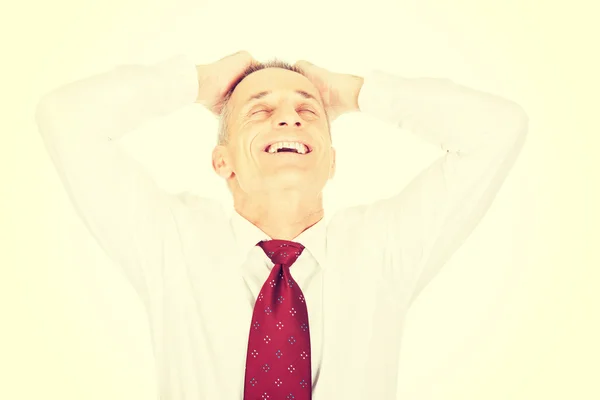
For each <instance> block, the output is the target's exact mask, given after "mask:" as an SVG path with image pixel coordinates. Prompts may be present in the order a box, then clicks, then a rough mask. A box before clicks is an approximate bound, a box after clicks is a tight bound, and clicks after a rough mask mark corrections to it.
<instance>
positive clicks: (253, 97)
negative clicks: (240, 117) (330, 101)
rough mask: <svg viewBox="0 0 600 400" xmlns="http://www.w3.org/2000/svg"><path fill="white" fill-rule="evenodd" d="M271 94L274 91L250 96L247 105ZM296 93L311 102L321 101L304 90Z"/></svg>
mask: <svg viewBox="0 0 600 400" xmlns="http://www.w3.org/2000/svg"><path fill="white" fill-rule="evenodd" d="M271 93H272V91H270V90H267V91H263V92H259V93H256V94H254V95H252V96H250V97H249V98H248V100H246V104H248V103H250V102H251V101H254V100H260V99H262V98H263V97H265V96H268V95H270V94H271ZM295 93H297V94H299V95H300V96H302V97H304V98H305V99H311V100H314V101H316V102H317V103H318V102H319V100H317V99H316V98H315V96H313V95H312V94H310V93H308V92H305V91H304V90H296V91H295Z"/></svg>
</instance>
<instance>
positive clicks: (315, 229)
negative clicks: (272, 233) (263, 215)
mask: <svg viewBox="0 0 600 400" xmlns="http://www.w3.org/2000/svg"><path fill="white" fill-rule="evenodd" d="M230 223H231V228H232V229H233V234H234V236H235V240H236V242H237V245H238V248H239V249H240V251H241V252H242V254H243V255H244V256H247V255H248V254H249V252H250V251H251V250H252V249H253V248H254V247H255V246H256V244H257V243H258V242H260V241H261V240H271V239H272V238H271V237H269V235H267V234H266V233H264V232H263V231H262V230H260V228H258V227H257V226H256V225H254V224H253V223H251V222H250V221H248V220H247V219H246V218H244V217H243V216H241V215H240V214H239V213H238V212H237V211H235V210H233V212H232V213H231V218H230ZM326 228H327V227H326V223H325V216H323V218H321V220H319V222H317V223H316V224H314V225H313V226H311V227H310V228H308V229H306V230H305V231H304V232H302V233H300V234H299V235H298V236H296V238H294V239H293V240H292V241H294V242H298V243H300V244H301V245H303V246H304V247H305V249H304V251H307V250H308V251H309V252H310V253H311V255H312V256H313V257H314V258H315V259H316V260H317V263H319V265H320V266H321V267H324V266H325V255H326V247H327V236H326V232H327V229H326Z"/></svg>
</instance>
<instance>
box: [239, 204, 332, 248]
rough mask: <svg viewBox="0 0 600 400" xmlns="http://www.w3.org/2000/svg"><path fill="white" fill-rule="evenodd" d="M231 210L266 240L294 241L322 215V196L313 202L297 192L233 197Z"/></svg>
mask: <svg viewBox="0 0 600 400" xmlns="http://www.w3.org/2000/svg"><path fill="white" fill-rule="evenodd" d="M234 208H235V210H236V211H237V212H238V214H240V215H241V216H242V217H244V218H246V219H247V220H248V221H250V222H251V223H252V224H254V225H255V226H257V227H258V228H259V229H260V230H262V231H263V232H264V233H266V234H267V235H269V237H271V238H273V239H280V240H294V238H296V237H297V236H298V235H299V234H301V233H302V232H304V231H305V230H306V229H308V228H310V227H311V226H313V225H314V224H316V223H317V222H319V221H320V220H321V219H322V218H323V216H324V215H325V214H324V210H323V199H322V195H321V194H319V195H318V196H317V197H314V198H312V199H311V198H308V199H307V198H305V197H302V196H301V195H300V194H298V193H288V194H284V193H278V194H272V193H271V194H269V195H264V196H252V197H243V198H240V197H238V198H235V197H234Z"/></svg>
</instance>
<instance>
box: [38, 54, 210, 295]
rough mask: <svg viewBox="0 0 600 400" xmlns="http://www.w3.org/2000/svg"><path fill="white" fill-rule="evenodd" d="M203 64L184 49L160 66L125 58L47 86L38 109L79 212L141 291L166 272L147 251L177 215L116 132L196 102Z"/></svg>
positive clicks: (46, 141)
mask: <svg viewBox="0 0 600 400" xmlns="http://www.w3.org/2000/svg"><path fill="white" fill-rule="evenodd" d="M196 71H197V70H196V66H195V65H194V64H193V63H192V62H190V61H189V60H187V59H186V58H185V57H183V56H180V57H175V58H171V59H169V60H167V61H165V62H162V63H160V64H158V65H153V66H141V65H123V66H119V67H117V68H115V69H114V70H112V71H109V72H106V73H103V74H99V75H95V76H92V77H89V78H86V79H82V80H79V81H77V82H74V83H70V84H68V85H65V86H62V87H60V88H58V89H56V90H54V91H52V92H50V93H48V94H46V95H45V96H44V97H43V98H42V99H41V100H40V102H39V104H38V107H37V110H36V122H37V124H38V129H39V131H40V134H41V136H42V139H43V141H44V144H45V146H46V148H47V151H48V153H49V155H50V158H51V160H52V162H53V163H54V165H55V167H56V170H57V172H58V175H59V177H60V179H61V181H62V183H63V185H64V187H65V190H66V192H67V194H68V196H69V198H70V200H71V201H72V203H73V205H74V207H75V209H76V211H77V213H78V215H79V216H80V218H81V219H82V220H83V222H84V224H85V226H86V227H87V228H88V229H89V231H90V233H91V234H92V235H93V236H94V238H95V239H96V240H97V242H98V243H99V244H100V246H101V247H102V248H103V250H104V251H105V252H106V253H107V254H108V256H109V257H110V258H111V259H112V260H113V261H115V262H116V263H118V264H120V265H121V266H123V268H124V270H125V273H126V275H127V277H128V279H129V280H130V281H131V282H132V284H133V285H134V287H135V288H136V290H137V291H138V292H140V294H142V293H141V291H143V292H146V291H147V290H149V288H148V285H149V284H150V282H149V280H150V279H153V278H155V277H156V276H157V274H158V273H159V271H150V270H149V268H150V266H149V265H150V264H148V263H145V262H142V259H143V258H144V257H152V256H153V254H148V252H153V251H158V249H160V248H161V246H160V241H161V239H162V234H163V232H165V230H167V229H168V225H169V224H173V223H174V222H173V220H172V218H171V214H170V205H171V204H172V202H173V199H171V198H170V196H168V195H167V193H165V192H163V191H162V190H161V189H160V188H158V187H157V186H156V184H155V183H154V181H153V180H152V179H151V178H150V177H149V176H148V175H147V173H146V172H145V171H144V170H143V169H142V168H141V167H140V166H139V165H138V164H137V163H135V162H134V160H132V159H130V158H129V157H127V156H126V155H125V153H123V152H122V151H121V149H120V148H119V147H118V144H117V140H118V139H119V138H121V137H123V136H124V135H126V134H127V133H128V132H130V131H132V130H134V129H135V128H137V127H139V126H140V125H141V124H143V123H145V122H147V121H148V120H150V119H151V118H154V117H159V116H162V115H166V114H168V113H171V112H173V111H175V110H177V109H179V108H182V107H184V106H186V105H189V104H192V103H193V102H194V100H195V99H196V97H197V92H198V76H197V72H196Z"/></svg>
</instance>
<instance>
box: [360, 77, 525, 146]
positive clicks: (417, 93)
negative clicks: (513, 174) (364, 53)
mask: <svg viewBox="0 0 600 400" xmlns="http://www.w3.org/2000/svg"><path fill="white" fill-rule="evenodd" d="M357 102H358V104H359V108H360V110H361V111H363V112H365V113H367V114H371V115H373V116H375V117H378V118H380V119H382V120H385V121H387V122H390V123H392V124H394V125H395V126H397V127H399V128H402V129H406V130H408V131H410V132H412V133H414V134H416V135H418V136H419V137H422V138H423V139H425V140H427V141H429V142H431V143H433V144H436V145H438V146H440V147H441V148H442V149H443V150H445V151H449V152H456V153H460V154H468V153H470V152H471V151H472V150H475V149H478V150H479V149H485V148H491V147H493V146H504V145H509V146H510V145H511V144H512V143H514V141H515V140H516V139H517V136H518V135H519V134H520V133H522V131H523V130H524V129H525V127H526V125H527V116H526V114H525V113H524V112H523V110H522V109H521V107H519V106H518V105H516V104H515V103H513V102H511V101H509V100H506V99H503V98H501V97H498V96H494V95H491V94H488V93H484V92H480V91H476V90H473V89H470V88H467V87H464V86H461V85H457V84H455V83H453V82H452V81H450V80H445V79H435V78H417V79H406V78H401V77H398V76H393V75H391V74H388V73H384V72H381V71H374V72H372V73H371V74H370V75H369V76H368V77H366V78H365V84H363V85H361V89H360V92H359V94H358V97H357Z"/></svg>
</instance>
